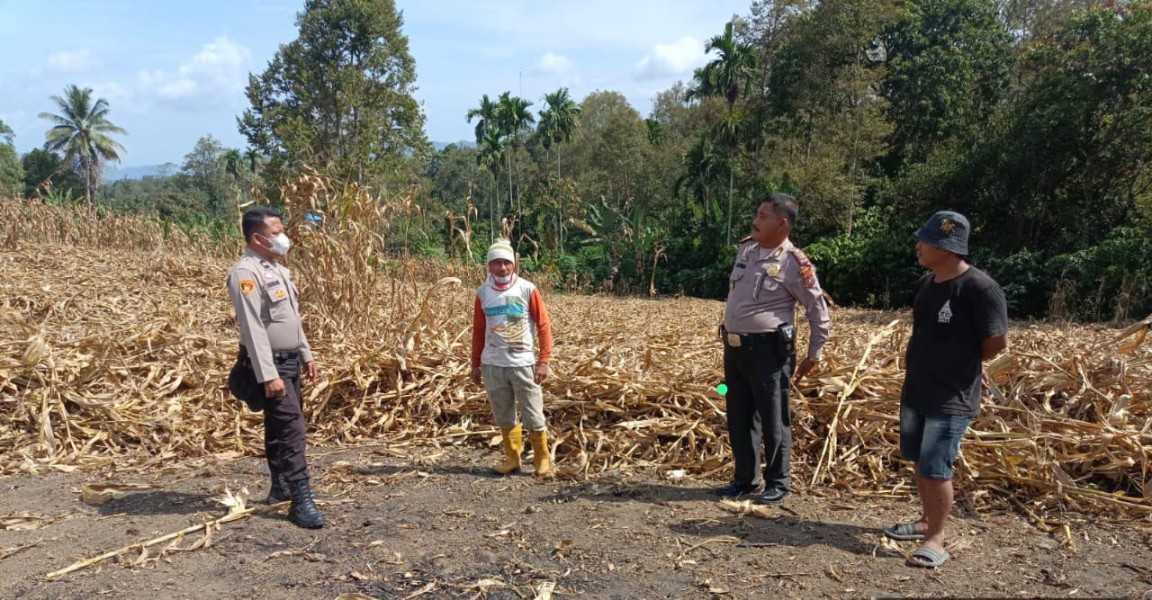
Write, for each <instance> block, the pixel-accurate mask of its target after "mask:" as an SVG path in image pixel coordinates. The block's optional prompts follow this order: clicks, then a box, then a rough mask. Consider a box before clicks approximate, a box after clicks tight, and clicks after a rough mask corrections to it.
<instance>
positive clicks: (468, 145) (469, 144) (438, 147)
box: [432, 140, 476, 152]
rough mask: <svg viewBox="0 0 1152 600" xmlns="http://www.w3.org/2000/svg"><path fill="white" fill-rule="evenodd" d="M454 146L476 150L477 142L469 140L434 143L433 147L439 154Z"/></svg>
mask: <svg viewBox="0 0 1152 600" xmlns="http://www.w3.org/2000/svg"><path fill="white" fill-rule="evenodd" d="M452 144H456V145H457V146H460V147H462V148H475V147H476V142H473V141H469V140H458V141H455V142H432V147H433V148H435V149H436V151H437V152H439V151H441V150H443V149H445V148H447V147H448V146H450V145H452Z"/></svg>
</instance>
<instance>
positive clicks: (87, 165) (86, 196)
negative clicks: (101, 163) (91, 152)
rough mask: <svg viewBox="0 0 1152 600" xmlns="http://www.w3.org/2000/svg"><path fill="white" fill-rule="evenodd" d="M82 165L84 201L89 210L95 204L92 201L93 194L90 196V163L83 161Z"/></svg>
mask: <svg viewBox="0 0 1152 600" xmlns="http://www.w3.org/2000/svg"><path fill="white" fill-rule="evenodd" d="M83 164H84V200H85V201H86V202H87V203H88V206H89V208H91V207H92V206H93V205H94V204H95V202H94V201H93V194H92V161H90V160H85V161H83Z"/></svg>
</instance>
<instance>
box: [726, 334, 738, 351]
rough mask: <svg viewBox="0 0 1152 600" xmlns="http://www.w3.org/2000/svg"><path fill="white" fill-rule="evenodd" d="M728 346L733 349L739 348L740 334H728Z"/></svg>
mask: <svg viewBox="0 0 1152 600" xmlns="http://www.w3.org/2000/svg"><path fill="white" fill-rule="evenodd" d="M728 345H729V346H731V347H733V348H739V347H740V334H738V333H729V334H728Z"/></svg>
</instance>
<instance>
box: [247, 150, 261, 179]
mask: <svg viewBox="0 0 1152 600" xmlns="http://www.w3.org/2000/svg"><path fill="white" fill-rule="evenodd" d="M244 161H245V162H247V163H248V172H249V173H251V174H252V177H253V178H255V177H257V176H259V175H260V165H261V164H263V163H264V157H263V156H261V155H260V151H259V150H257V149H255V148H252V147H248V148H246V149H245V150H244Z"/></svg>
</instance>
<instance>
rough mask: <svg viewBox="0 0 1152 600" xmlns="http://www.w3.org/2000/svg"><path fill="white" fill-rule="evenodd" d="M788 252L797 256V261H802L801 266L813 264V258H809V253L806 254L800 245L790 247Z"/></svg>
mask: <svg viewBox="0 0 1152 600" xmlns="http://www.w3.org/2000/svg"><path fill="white" fill-rule="evenodd" d="M788 252H790V253H791V254H792V256H795V257H796V262H798V263H800V264H801V266H803V265H810V264H812V260H811V259H809V258H808V255H807V254H804V251H803V250H801V249H800V247H799V246H792V247H791V248H789V249H788Z"/></svg>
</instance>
